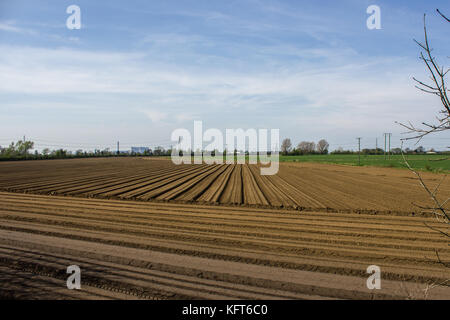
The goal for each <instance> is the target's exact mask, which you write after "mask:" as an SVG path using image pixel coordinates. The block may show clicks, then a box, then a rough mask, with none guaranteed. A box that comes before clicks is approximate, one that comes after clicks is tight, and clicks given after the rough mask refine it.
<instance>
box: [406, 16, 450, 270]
mask: <svg viewBox="0 0 450 320" xmlns="http://www.w3.org/2000/svg"><path fill="white" fill-rule="evenodd" d="M436 11H437V12H438V14H439V15H440V16H441V17H442V18H444V20H445V21H446V22H450V20H449V19H448V18H447V17H446V16H445V15H444V14H443V13H441V12H440V11H439V10H438V9H437V10H436ZM423 23H424V35H425V40H424V42H419V41H416V40H414V41H415V42H416V43H417V44H418V45H419V47H420V48H421V49H422V51H421V52H420V59H421V60H422V61H423V62H424V63H425V65H426V68H427V70H428V72H429V74H430V80H431V82H429V83H426V82H424V81H420V80H417V79H416V78H413V79H414V81H415V82H416V83H417V84H416V87H417V88H418V89H419V90H421V91H423V92H426V93H429V94H433V95H436V96H438V97H439V99H440V101H441V103H442V109H441V110H440V111H439V116H437V117H436V118H437V123H435V124H429V123H426V122H423V123H422V124H423V126H424V127H422V128H418V127H416V126H414V125H412V124H411V123H409V124H408V125H405V124H402V123H399V124H400V125H401V126H403V127H405V128H406V129H408V132H407V133H408V134H410V136H409V137H407V138H404V139H402V140H411V139H415V140H417V142H419V141H420V140H421V139H422V138H423V137H424V136H426V135H428V134H431V133H436V132H442V131H445V130H449V129H450V101H449V95H450V94H449V93H448V92H449V91H450V90H449V89H448V87H447V85H446V76H447V73H448V72H449V71H450V69H447V70H445V71H444V68H443V67H442V66H440V65H439V64H438V62H437V61H436V58H435V57H434V56H433V55H432V49H431V47H430V42H429V39H428V32H427V27H426V20H425V15H424V20H423ZM417 142H416V143H417ZM401 149H402V156H403V161H404V163H405V164H406V166H407V168H408V169H409V170H410V171H411V172H413V173H414V174H415V175H416V177H417V179H418V180H419V183H420V185H421V186H422V188H423V189H424V190H425V192H426V193H427V195H428V196H429V198H430V199H431V201H432V205H431V206H421V205H417V204H415V205H416V206H417V207H419V208H421V209H422V210H425V211H428V212H431V213H433V214H434V216H435V217H436V218H437V219H438V221H440V222H443V223H444V225H443V226H445V227H446V228H447V229H446V230H449V228H450V214H449V211H448V209H447V207H448V205H447V203H449V202H450V197H449V198H447V199H446V200H439V199H438V197H437V194H438V192H439V187H440V186H441V184H442V182H443V181H444V179H445V178H446V176H447V174H444V176H443V178H442V180H441V181H440V182H439V183H438V185H437V186H436V187H435V188H434V189H433V190H432V188H430V187H429V186H428V185H427V184H426V183H425V181H424V179H423V178H422V176H421V175H420V173H419V172H418V171H417V170H415V169H414V168H412V167H411V165H410V164H409V162H408V161H407V159H406V158H405V155H404V154H403V141H402V148H401ZM427 227H429V228H430V229H432V230H434V231H436V232H439V233H440V234H442V235H444V236H446V237H448V238H450V233H449V232H448V231H444V230H441V229H439V228H435V227H432V226H429V225H427ZM436 256H437V258H438V260H439V261H440V258H439V254H438V252H437V251H436Z"/></svg>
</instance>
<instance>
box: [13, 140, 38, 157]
mask: <svg viewBox="0 0 450 320" xmlns="http://www.w3.org/2000/svg"><path fill="white" fill-rule="evenodd" d="M33 147H34V142H33V141H26V140H24V141H22V140H19V141H17V144H16V151H17V154H19V155H21V156H25V155H27V154H28V151H30V150H31V149H33Z"/></svg>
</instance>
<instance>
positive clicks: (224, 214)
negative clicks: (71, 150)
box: [0, 159, 450, 299]
mask: <svg viewBox="0 0 450 320" xmlns="http://www.w3.org/2000/svg"><path fill="white" fill-rule="evenodd" d="M424 176H425V178H426V180H427V181H428V182H430V183H432V184H433V183H434V184H437V183H438V182H439V180H440V176H438V175H434V174H425V175H424ZM0 188H1V189H2V190H4V192H0V203H1V204H2V205H1V207H0V298H1V297H7V298H8V297H9V298H10V297H13V298H26V299H54V298H57V299H103V298H105V299H136V298H142V299H198V298H199V299H208V298H210V299H328V298H332V299H349V298H353V299H358V298H359V299H373V298H375V299H383V298H400V299H405V298H430V299H437V298H440V299H450V287H449V286H450V283H449V282H448V279H449V278H450V272H449V264H450V248H449V246H448V240H447V239H446V238H444V237H442V236H441V235H440V234H439V233H437V232H435V231H433V230H431V229H430V228H428V227H427V226H426V225H425V224H427V225H428V226H431V227H439V226H440V223H439V222H437V221H436V220H435V219H434V218H432V217H428V216H427V215H421V214H419V210H417V209H416V208H415V207H414V206H413V205H412V204H411V199H413V200H414V201H416V202H418V203H422V202H426V201H427V199H426V197H425V196H424V194H423V191H422V190H421V189H420V187H419V186H418V184H417V181H416V180H414V179H413V176H412V175H411V174H410V173H409V172H408V171H404V170H396V169H382V168H355V167H345V166H336V165H318V164H281V168H280V172H279V174H277V175H276V176H260V175H259V170H258V168H257V167H256V166H247V165H222V166H206V165H202V166H198V165H192V166H174V165H173V164H172V163H171V162H170V161H162V160H147V161H145V160H143V159H85V160H54V161H28V162H9V163H0ZM449 190H450V185H449V183H448V182H446V183H444V184H443V185H442V186H441V193H442V194H447V195H448V193H449ZM104 198H108V199H104ZM124 199H127V200H128V201H124ZM189 202H193V203H189ZM295 209H303V211H298V210H295ZM306 209H307V210H306ZM412 213H415V214H414V216H411V215H412ZM436 251H437V252H438V253H439V257H440V261H439V259H438V258H437V256H436ZM73 264H75V265H79V266H80V267H81V270H82V290H80V291H77V290H68V289H67V288H66V284H65V281H66V279H67V277H68V275H67V274H66V268H67V266H69V265H73ZM369 265H377V266H379V267H380V268H381V278H382V280H381V287H382V289H381V290H368V289H367V287H366V280H367V277H368V276H369V275H368V274H366V269H367V267H368V266H369ZM446 281H447V282H446Z"/></svg>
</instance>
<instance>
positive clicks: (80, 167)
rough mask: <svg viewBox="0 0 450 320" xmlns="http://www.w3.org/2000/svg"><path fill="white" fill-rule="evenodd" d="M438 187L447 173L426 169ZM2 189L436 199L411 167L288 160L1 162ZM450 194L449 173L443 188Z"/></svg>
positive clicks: (338, 202) (130, 195)
mask: <svg viewBox="0 0 450 320" xmlns="http://www.w3.org/2000/svg"><path fill="white" fill-rule="evenodd" d="M424 178H425V180H426V181H427V182H428V183H430V186H431V187H433V186H435V185H437V184H438V183H439V181H440V179H441V176H439V175H436V174H430V173H428V174H425V173H424ZM0 190H3V191H14V192H24V193H35V194H49V195H68V196H77V197H78V196H81V197H96V198H107V199H131V200H144V201H149V200H150V201H171V202H178V203H192V202H194V203H199V204H206V203H210V204H222V205H244V206H258V207H284V208H292V209H308V210H315V211H317V210H318V211H333V212H395V213H403V214H404V213H411V212H417V213H418V212H420V211H421V210H420V209H419V208H418V207H417V206H415V205H413V204H412V201H413V200H414V201H415V202H417V203H419V204H422V205H424V204H429V199H428V198H427V196H426V194H425V193H424V192H423V190H422V189H421V187H420V186H419V184H418V182H417V180H416V179H415V177H414V175H413V174H412V173H410V172H409V171H407V170H401V169H386V168H370V167H348V166H338V165H325V164H309V163H304V164H292V163H289V164H287V163H281V164H280V170H279V173H278V174H277V175H274V176H261V175H260V174H259V168H258V167H257V166H256V165H214V166H210V165H181V166H176V165H174V164H172V162H171V161H170V160H147V159H139V158H138V159H136V158H128V159H127V158H119V159H82V160H77V159H73V160H53V161H25V162H9V163H0ZM440 190H441V191H440V192H441V194H443V195H448V194H450V180H448V181H444V183H443V184H442V185H441V187H440Z"/></svg>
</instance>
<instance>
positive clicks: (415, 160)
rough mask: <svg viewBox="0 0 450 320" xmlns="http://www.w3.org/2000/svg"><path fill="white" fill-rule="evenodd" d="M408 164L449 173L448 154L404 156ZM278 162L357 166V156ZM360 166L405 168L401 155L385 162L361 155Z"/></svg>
mask: <svg viewBox="0 0 450 320" xmlns="http://www.w3.org/2000/svg"><path fill="white" fill-rule="evenodd" d="M405 157H406V159H407V160H408V162H409V164H410V165H411V166H412V167H413V168H415V169H419V170H426V171H442V172H450V155H448V154H430V155H421V154H409V155H405ZM280 161H285V162H288V161H295V162H319V163H337V164H345V165H353V166H357V165H358V155H357V154H326V155H303V156H282V155H280ZM361 165H362V166H379V167H395V168H406V165H405V163H404V161H403V158H402V156H401V155H391V158H390V159H387V160H385V158H384V155H361Z"/></svg>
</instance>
